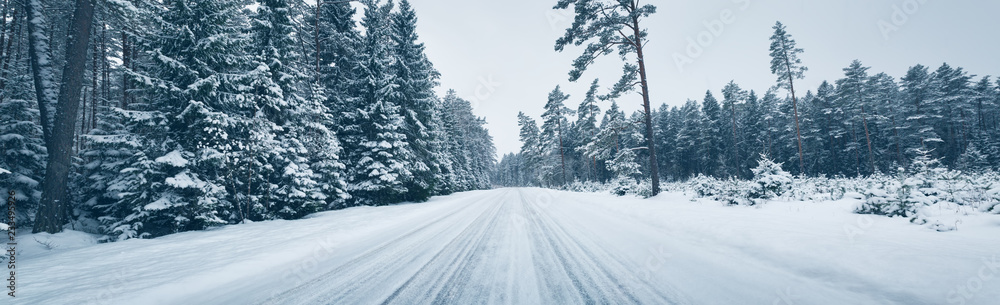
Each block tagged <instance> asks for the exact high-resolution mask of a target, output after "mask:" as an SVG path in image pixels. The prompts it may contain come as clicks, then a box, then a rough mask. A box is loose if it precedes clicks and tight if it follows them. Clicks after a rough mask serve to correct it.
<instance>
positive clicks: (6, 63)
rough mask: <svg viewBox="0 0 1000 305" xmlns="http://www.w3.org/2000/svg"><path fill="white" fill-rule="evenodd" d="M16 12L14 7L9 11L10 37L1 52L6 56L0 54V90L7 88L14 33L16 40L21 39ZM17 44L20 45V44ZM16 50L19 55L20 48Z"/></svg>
mask: <svg viewBox="0 0 1000 305" xmlns="http://www.w3.org/2000/svg"><path fill="white" fill-rule="evenodd" d="M17 12H18V10H17V9H15V10H14V12H13V13H11V23H10V38H8V39H7V46H6V47H4V49H5V50H6V51H4V52H3V54H6V56H0V61H2V66H3V69H0V91H3V90H4V89H5V88H7V70H8V69H10V59H11V58H12V57H14V56H13V55H12V54H13V53H11V52H12V50H11V46H13V43H14V35H17V41H18V42H20V41H21V35H20V34H21V23H20V22H18V20H19V18H20V16H18V15H17ZM15 25H16V26H17V30H16V31H15V30H14V26H15ZM6 30H7V29H6V28H2V27H0V31H6ZM18 46H20V44H19V45H18ZM18 50H19V51H18V56H20V54H21V52H20V48H18ZM2 100H3V97H2V96H0V101H2Z"/></svg>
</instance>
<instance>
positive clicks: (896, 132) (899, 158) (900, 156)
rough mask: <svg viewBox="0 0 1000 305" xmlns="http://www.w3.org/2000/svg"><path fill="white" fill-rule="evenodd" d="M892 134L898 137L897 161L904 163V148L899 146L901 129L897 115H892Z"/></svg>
mask: <svg viewBox="0 0 1000 305" xmlns="http://www.w3.org/2000/svg"><path fill="white" fill-rule="evenodd" d="M892 136H893V138H896V162H897V163H898V165H903V150H902V149H900V148H899V129H898V128H897V127H896V116H895V115H893V116H892Z"/></svg>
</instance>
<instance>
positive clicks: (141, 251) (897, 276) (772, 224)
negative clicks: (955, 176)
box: [13, 189, 1000, 304]
mask: <svg viewBox="0 0 1000 305" xmlns="http://www.w3.org/2000/svg"><path fill="white" fill-rule="evenodd" d="M856 204H858V200H857V199H844V200H840V201H833V202H821V203H813V202H770V203H767V204H766V205H763V206H760V207H743V206H723V205H722V204H719V203H717V202H713V201H708V200H703V199H698V200H692V199H691V197H689V196H686V195H683V194H680V193H666V194H662V195H660V196H658V197H655V198H652V199H646V200H643V199H638V198H630V197H614V196H611V195H604V194H592V193H568V192H559V191H551V190H542V189H499V190H490V191H478V192H469V193H462V194H456V195H452V196H445V197H436V198H434V199H432V200H431V201H430V202H427V203H421V204H403V205H397V206H388V207H360V208H352V209H347V210H342V211H332V212H324V213H319V214H316V215H313V216H311V217H308V218H307V219H303V220H297V221H268V222H258V223H250V224H244V225H234V226H227V227H223V228H219V229H215V230H210V231H204V232H186V233H180V234H174V235H170V236H165V237H162V238H157V239H152V240H128V241H124V242H117V243H109V244H94V236H91V235H87V234H84V233H79V232H66V233H60V234H56V235H39V234H24V235H19V236H20V240H19V242H20V243H19V245H21V246H22V248H20V249H21V250H20V251H21V252H20V253H19V255H20V256H18V258H19V260H18V270H17V274H18V288H17V293H18V297H17V298H16V299H15V301H14V302H13V304H379V303H383V304H424V303H434V302H438V303H445V304H472V303H476V304H482V303H485V304H584V303H608V304H635V303H641V304H995V302H996V300H998V299H1000V242H998V241H1000V238H998V236H1000V234H998V233H1000V216H997V215H985V214H979V215H968V216H963V217H961V218H960V219H961V223H958V225H957V226H958V229H957V230H954V231H949V232H937V231H934V230H929V229H927V228H926V227H924V226H916V225H913V224H910V223H909V222H907V220H906V219H903V218H886V217H879V216H871V215H858V214H853V213H851V211H852V209H853V208H854V206H855V205H856ZM19 233H20V232H19ZM25 233H27V232H25ZM32 239H38V240H39V242H36V241H34V240H32ZM46 241H49V244H54V245H55V246H54V247H52V249H49V248H48V247H47V246H44V245H43V244H44V243H45V242H46Z"/></svg>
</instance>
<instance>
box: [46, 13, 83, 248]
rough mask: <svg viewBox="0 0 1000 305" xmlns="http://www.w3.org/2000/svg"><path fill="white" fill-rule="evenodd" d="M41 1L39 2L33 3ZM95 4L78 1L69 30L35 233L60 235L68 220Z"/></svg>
mask: <svg viewBox="0 0 1000 305" xmlns="http://www.w3.org/2000/svg"><path fill="white" fill-rule="evenodd" d="M34 1H37V0H33V2H34ZM93 18H94V3H93V2H91V1H90V0H77V1H76V10H75V11H74V12H73V19H72V21H71V23H70V26H69V35H68V38H67V47H66V66H65V68H64V69H63V75H62V83H61V84H62V85H61V88H60V93H59V99H58V104H56V118H55V119H56V120H55V125H54V126H53V128H52V138H51V141H49V143H48V144H49V145H48V147H47V148H48V152H49V161H48V164H47V166H46V170H45V184H43V186H42V200H41V202H40V203H39V208H38V213H37V214H36V216H35V227H34V229H33V231H34V232H36V233H37V232H48V233H58V232H60V231H62V227H63V225H64V224H65V223H66V222H67V220H66V217H65V216H66V204H67V201H68V197H69V196H68V193H67V185H66V184H67V182H68V180H69V170H70V166H71V164H70V162H71V157H72V155H71V150H72V145H73V125H74V123H75V121H76V117H77V111H78V110H79V109H78V108H79V106H80V105H79V104H80V91H81V90H80V89H81V88H82V87H83V78H84V72H85V70H86V66H87V64H86V58H87V49H88V45H87V44H89V43H90V27H91V25H92V24H93V21H94V19H93Z"/></svg>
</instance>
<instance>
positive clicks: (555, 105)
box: [539, 86, 573, 185]
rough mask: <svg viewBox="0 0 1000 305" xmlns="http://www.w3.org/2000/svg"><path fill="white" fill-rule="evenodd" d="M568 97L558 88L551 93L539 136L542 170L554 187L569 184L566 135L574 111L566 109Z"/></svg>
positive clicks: (543, 114) (546, 104)
mask: <svg viewBox="0 0 1000 305" xmlns="http://www.w3.org/2000/svg"><path fill="white" fill-rule="evenodd" d="M568 99H569V95H566V94H565V93H563V92H562V90H560V89H559V86H556V88H555V89H553V90H552V92H550V93H549V98H548V102H546V103H545V112H544V113H542V126H541V133H540V134H539V138H540V145H541V147H542V149H543V151H542V154H543V163H542V170H543V174H544V175H545V176H546V179H547V180H548V181H549V182H550V183H552V184H554V185H566V184H567V183H569V181H567V176H566V151H565V149H564V148H565V147H564V144H565V141H564V133H565V129H564V128H566V127H568V126H567V125H569V121H568V120H567V119H566V116H569V115H572V114H573V111H572V110H570V109H569V108H567V107H566V104H565V102H566V100H568Z"/></svg>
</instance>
